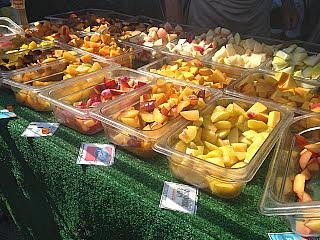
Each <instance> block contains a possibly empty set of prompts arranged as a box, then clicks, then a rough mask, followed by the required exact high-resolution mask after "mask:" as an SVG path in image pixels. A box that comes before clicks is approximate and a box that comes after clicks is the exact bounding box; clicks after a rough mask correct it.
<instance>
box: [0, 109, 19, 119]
mask: <svg viewBox="0 0 320 240" xmlns="http://www.w3.org/2000/svg"><path fill="white" fill-rule="evenodd" d="M16 116H17V115H16V114H15V113H14V112H9V111H8V110H7V109H2V110H0V119H6V118H15V117H16Z"/></svg>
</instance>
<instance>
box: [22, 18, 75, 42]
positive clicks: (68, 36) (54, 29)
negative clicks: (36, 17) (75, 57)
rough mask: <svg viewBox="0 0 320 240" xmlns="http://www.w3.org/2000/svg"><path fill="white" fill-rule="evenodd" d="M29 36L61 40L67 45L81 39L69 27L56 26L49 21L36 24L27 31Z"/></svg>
mask: <svg viewBox="0 0 320 240" xmlns="http://www.w3.org/2000/svg"><path fill="white" fill-rule="evenodd" d="M25 32H26V35H27V36H31V37H38V38H42V39H46V40H50V41H52V40H59V41H61V42H64V43H67V42H69V41H71V40H72V39H77V38H79V37H78V35H77V33H76V31H75V30H74V29H72V28H70V27H69V26H67V25H63V24H55V23H51V22H49V21H42V22H35V23H34V26H31V27H29V28H27V29H26V30H25Z"/></svg>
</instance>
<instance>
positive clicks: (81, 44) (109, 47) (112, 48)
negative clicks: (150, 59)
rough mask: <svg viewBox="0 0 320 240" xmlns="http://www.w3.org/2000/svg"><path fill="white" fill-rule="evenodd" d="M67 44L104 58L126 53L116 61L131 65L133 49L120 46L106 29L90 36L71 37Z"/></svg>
mask: <svg viewBox="0 0 320 240" xmlns="http://www.w3.org/2000/svg"><path fill="white" fill-rule="evenodd" d="M68 44H69V45H71V46H74V47H77V48H81V49H83V50H85V51H87V52H90V53H94V54H97V55H100V56H102V57H105V58H114V57H117V56H120V55H124V54H126V53H128V54H127V55H124V56H123V57H122V59H120V60H118V61H116V62H117V63H119V64H121V65H123V66H124V65H125V66H127V67H130V66H131V65H132V64H131V61H132V51H133V49H132V48H130V47H120V46H119V44H118V43H117V42H116V40H115V38H114V37H112V36H111V35H110V32H108V31H107V30H104V31H103V33H95V34H93V35H91V36H85V37H81V38H79V39H72V40H71V41H70V42H69V43H68ZM128 63H129V64H128Z"/></svg>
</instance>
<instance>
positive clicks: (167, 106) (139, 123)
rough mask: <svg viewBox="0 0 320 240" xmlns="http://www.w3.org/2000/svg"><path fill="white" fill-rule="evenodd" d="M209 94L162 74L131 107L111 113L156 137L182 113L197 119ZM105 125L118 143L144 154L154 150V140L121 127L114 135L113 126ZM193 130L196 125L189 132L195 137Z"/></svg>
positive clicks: (129, 124)
mask: <svg viewBox="0 0 320 240" xmlns="http://www.w3.org/2000/svg"><path fill="white" fill-rule="evenodd" d="M209 96H210V93H209V92H206V91H204V90H201V89H197V88H191V87H189V86H184V85H179V84H177V83H172V82H170V81H165V80H164V79H162V78H159V79H157V81H156V83H154V84H152V85H150V86H149V87H148V88H146V89H145V90H144V92H143V94H141V96H135V101H134V102H133V101H132V104H130V106H129V107H126V108H125V110H122V111H120V112H117V113H115V114H112V118H113V119H115V120H117V121H118V122H120V123H121V124H122V125H124V126H125V127H131V128H133V129H135V132H139V133H141V134H145V135H148V136H150V138H152V139H157V138H159V137H161V136H162V135H163V134H165V133H166V131H168V130H170V129H169V128H166V126H171V125H170V124H175V122H174V121H175V119H176V118H177V117H178V116H179V115H182V116H186V117H192V118H193V119H196V117H197V116H198V115H199V113H198V115H197V110H202V109H203V108H204V107H205V106H206V103H205V101H206V99H207V97H209ZM193 110H194V111H193ZM189 111H190V112H189ZM105 129H106V132H107V133H108V136H109V137H110V138H111V139H113V141H114V142H115V143H116V144H118V145H121V146H123V147H125V148H126V149H129V150H130V151H132V152H134V153H137V154H138V155H142V156H143V153H144V152H147V153H148V154H151V153H152V146H153V145H154V142H155V141H153V140H152V141H151V140H148V139H147V140H145V139H143V138H140V137H139V138H138V137H135V136H132V135H131V134H129V133H125V132H124V131H123V132H121V133H119V131H118V133H117V134H116V136H112V134H111V133H110V132H109V131H108V129H109V130H110V129H111V126H110V127H105ZM192 131H193V129H190V132H187V133H186V134H191V135H190V136H189V137H193V135H192V134H194V132H192ZM115 137H116V139H114V138H115ZM186 138H187V136H186ZM139 151H140V152H139Z"/></svg>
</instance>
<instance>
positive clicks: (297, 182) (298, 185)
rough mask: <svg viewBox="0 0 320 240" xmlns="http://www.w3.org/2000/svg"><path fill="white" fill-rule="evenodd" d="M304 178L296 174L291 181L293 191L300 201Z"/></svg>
mask: <svg viewBox="0 0 320 240" xmlns="http://www.w3.org/2000/svg"><path fill="white" fill-rule="evenodd" d="M305 181H306V178H305V176H304V175H302V174H297V175H296V176H295V177H294V180H293V191H294V192H295V193H296V194H297V196H298V197H299V198H300V199H302V197H303V193H304V187H305Z"/></svg>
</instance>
